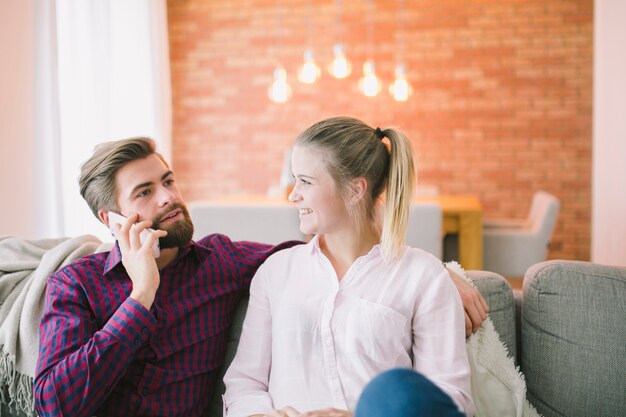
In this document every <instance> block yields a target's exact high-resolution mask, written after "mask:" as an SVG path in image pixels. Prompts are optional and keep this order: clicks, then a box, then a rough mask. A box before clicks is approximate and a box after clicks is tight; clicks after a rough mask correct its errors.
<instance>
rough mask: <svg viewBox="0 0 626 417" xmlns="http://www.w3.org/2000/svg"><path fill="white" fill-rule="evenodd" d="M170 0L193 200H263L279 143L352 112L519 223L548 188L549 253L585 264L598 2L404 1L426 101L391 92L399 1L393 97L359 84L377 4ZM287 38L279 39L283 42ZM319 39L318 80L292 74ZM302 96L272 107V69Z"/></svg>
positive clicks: (380, 7)
mask: <svg viewBox="0 0 626 417" xmlns="http://www.w3.org/2000/svg"><path fill="white" fill-rule="evenodd" d="M278 4H279V5H282V8H283V10H282V11H283V13H282V14H281V16H280V22H281V26H280V27H279V28H276V27H275V24H276V21H277V19H276V17H277V16H276V5H277V2H276V1H275V0H229V1H211V0H170V1H168V23H169V32H170V36H169V40H170V59H171V74H172V83H173V110H174V142H173V159H174V160H173V165H174V167H175V169H176V171H177V176H178V180H179V183H180V186H181V189H182V191H183V193H184V194H185V197H186V198H187V200H197V199H206V198H210V197H217V196H220V195H227V194H238V195H239V194H246V193H252V194H260V193H265V191H266V190H267V188H268V187H270V186H271V185H275V184H276V183H277V182H278V180H279V175H280V169H281V167H282V155H283V150H284V149H285V148H286V147H288V146H290V144H291V143H292V141H293V140H294V138H295V137H296V135H297V134H298V133H299V132H300V131H301V130H303V129H304V128H306V127H307V126H308V125H310V124H311V123H313V122H315V121H317V120H319V119H321V118H324V117H329V116H334V115H352V116H356V117H359V118H362V119H364V120H366V121H367V122H369V123H371V124H372V125H378V126H388V125H396V126H400V127H401V128H402V129H403V130H404V131H405V133H407V135H408V137H409V138H411V140H412V142H413V145H414V147H415V148H416V153H417V155H418V161H419V176H420V181H422V182H423V183H428V184H432V185H436V186H438V187H439V189H440V191H441V192H442V193H458V194H475V195H478V196H479V197H480V198H481V201H482V203H483V207H484V209H485V217H522V216H524V215H525V214H526V213H527V211H528V208H529V205H530V200H531V198H532V194H533V193H534V192H535V191H536V190H539V189H544V190H546V191H549V192H552V193H554V194H556V195H557V196H558V197H559V198H560V199H561V202H562V208H561V216H560V218H559V221H558V222H557V227H556V231H555V235H554V241H553V245H552V247H551V249H550V255H549V256H550V257H551V258H564V259H581V260H588V259H589V256H590V212H591V149H592V146H591V135H592V125H591V120H592V119H591V114H592V113H591V112H592V91H593V90H592V87H593V84H592V77H593V1H591V0H577V1H572V0H531V1H528V0H525V1H520V0H474V1H471V2H459V1H449V0H420V1H415V2H408V1H407V2H404V5H405V6H404V7H405V11H404V18H405V21H404V35H403V41H404V46H405V47H404V56H403V60H404V63H405V64H406V67H407V71H408V78H409V80H410V82H411V83H412V84H413V88H414V90H415V91H414V94H413V95H412V96H411V98H410V100H409V101H408V102H406V103H396V102H394V101H393V100H392V99H391V98H390V96H389V94H388V92H387V88H388V84H389V83H390V82H391V81H392V77H393V70H394V65H395V62H396V59H397V56H396V51H397V45H398V43H397V41H398V33H397V31H396V28H397V20H396V19H397V13H396V12H397V10H396V7H397V2H396V1H395V0H376V1H374V7H375V13H374V17H373V18H374V23H375V26H374V31H373V39H374V45H373V46H372V48H371V49H372V52H373V58H374V59H375V61H376V64H377V71H378V73H379V76H380V77H381V78H382V79H383V81H384V84H385V85H384V88H383V91H382V92H381V93H380V94H379V96H377V97H375V98H365V97H363V96H362V95H360V93H359V92H358V89H357V87H356V85H357V82H358V79H359V77H360V76H361V66H362V63H363V60H364V59H365V58H366V57H367V55H368V49H369V48H368V45H367V28H368V26H367V11H368V4H367V1H366V0H354V1H344V2H343V6H344V10H343V14H342V19H341V21H342V26H343V29H342V30H341V31H338V30H336V28H335V22H336V15H335V1H334V0H319V1H314V2H311V4H312V5H313V8H314V12H313V14H312V15H311V23H312V27H313V37H312V38H311V39H310V40H307V33H306V25H307V5H308V2H306V1H304V0H289V1H281V2H278ZM338 36H340V38H341V41H342V42H343V43H344V44H345V47H346V51H347V54H348V57H349V58H350V60H351V61H352V66H353V73H352V75H350V77H348V78H347V79H345V80H335V79H333V78H331V77H330V76H329V75H328V73H327V71H326V67H327V65H328V63H329V61H330V60H331V59H332V46H333V44H334V43H335V42H336V41H337V40H338ZM277 37H278V39H279V42H280V43H279V44H276V39H277ZM307 44H310V45H311V46H312V47H313V48H314V52H315V57H316V60H317V62H318V64H319V65H320V66H321V67H322V72H323V74H322V78H321V79H320V80H319V81H318V83H317V84H315V85H313V86H308V85H302V84H299V83H298V82H297V80H296V71H297V68H298V67H299V65H300V64H301V60H302V53H303V50H304V48H305V47H306V46H307ZM277 63H280V64H282V65H283V66H284V67H285V68H286V69H287V71H288V77H289V78H288V79H289V82H290V84H291V87H292V89H293V96H292V98H291V100H290V101H289V102H288V103H286V104H275V103H270V102H269V100H268V98H267V88H268V85H269V83H270V82H271V80H272V71H273V68H274V66H275V65H276V64H277Z"/></svg>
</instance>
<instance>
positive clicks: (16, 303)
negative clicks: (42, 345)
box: [0, 235, 100, 416]
mask: <svg viewBox="0 0 626 417" xmlns="http://www.w3.org/2000/svg"><path fill="white" fill-rule="evenodd" d="M99 245H100V241H99V240H98V239H97V238H96V237H94V236H90V235H85V236H80V237H75V238H62V239H48V240H24V239H18V238H15V237H10V236H0V401H2V403H4V404H8V405H9V406H10V407H12V408H16V409H18V410H20V411H22V412H24V413H26V414H27V415H29V416H33V415H35V408H34V399H33V378H34V376H35V366H36V365H37V355H38V346H39V322H40V320H41V315H42V313H43V308H44V299H45V289H46V283H47V280H48V277H49V276H50V275H51V274H52V273H53V272H55V271H56V270H57V269H59V268H61V267H62V266H65V265H67V264H69V263H71V262H73V261H75V260H76V259H78V258H81V257H83V256H85V255H89V254H92V253H94V251H95V250H96V249H97V248H98V246H99ZM7 397H8V398H7Z"/></svg>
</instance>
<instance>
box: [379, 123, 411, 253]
mask: <svg viewBox="0 0 626 417" xmlns="http://www.w3.org/2000/svg"><path fill="white" fill-rule="evenodd" d="M382 133H383V134H384V135H385V137H387V138H388V139H389V143H390V145H391V146H390V149H389V175H388V179H387V193H386V199H385V206H384V207H385V210H384V217H383V228H382V236H381V248H382V252H383V256H384V258H385V259H393V258H395V257H397V256H399V255H400V254H401V252H402V250H403V249H404V246H405V238H406V228H407V224H408V222H409V211H410V207H411V199H412V197H413V189H414V187H415V165H414V162H413V151H412V148H411V143H410V142H409V140H408V139H407V137H406V136H405V135H404V134H403V133H401V132H400V131H398V130H396V129H385V130H383V131H382Z"/></svg>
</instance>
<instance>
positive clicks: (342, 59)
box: [328, 43, 352, 78]
mask: <svg viewBox="0 0 626 417" xmlns="http://www.w3.org/2000/svg"><path fill="white" fill-rule="evenodd" d="M333 56H334V59H333V62H331V64H330V66H329V67H328V72H330V74H331V75H332V76H333V77H335V78H346V77H347V76H348V75H350V73H351V72H352V65H351V64H350V61H348V58H346V53H345V51H344V50H343V45H342V44H340V43H336V44H335V46H334V47H333Z"/></svg>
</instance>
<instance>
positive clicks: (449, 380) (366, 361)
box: [224, 237, 474, 417]
mask: <svg viewBox="0 0 626 417" xmlns="http://www.w3.org/2000/svg"><path fill="white" fill-rule="evenodd" d="M464 323H465V322H464V313H463V307H462V304H461V300H460V297H459V293H458V291H457V289H456V288H455V286H454V284H453V283H452V281H451V280H450V278H449V275H448V273H447V271H446V270H445V269H444V267H443V265H442V264H441V261H439V260H438V259H437V258H435V257H434V256H432V255H431V254H429V253H427V252H424V251H422V250H420V249H414V248H407V250H406V251H405V252H404V254H403V255H402V256H401V257H400V258H399V259H396V260H394V261H391V262H385V261H384V260H383V257H382V252H381V250H380V246H379V245H376V246H374V247H373V248H372V250H371V251H370V252H369V253H368V254H367V255H365V256H362V257H360V258H358V259H357V260H356V261H355V262H354V264H352V266H351V267H350V269H349V270H348V271H347V273H346V274H345V275H344V277H343V279H341V280H338V279H337V275H336V274H335V271H334V269H333V268H332V266H331V264H330V261H329V260H328V258H326V256H325V255H324V254H323V253H322V251H321V250H320V248H319V243H318V239H317V237H315V238H313V239H312V240H311V242H309V243H308V244H306V245H299V246H295V247H293V248H290V249H287V250H283V251H281V252H278V253H276V254H274V255H272V256H271V257H270V258H268V259H267V261H266V262H265V264H263V265H262V266H261V267H260V268H259V270H258V271H257V273H256V276H255V277H254V279H253V280H252V286H251V288H250V303H249V306H248V311H247V314H246V318H245V320H244V323H243V331H242V334H241V340H240V342H239V346H238V349H237V354H236V356H235V358H234V360H233V362H232V364H231V366H230V368H229V369H228V371H227V372H226V375H225V377H224V382H225V384H226V393H225V394H224V406H225V408H226V410H227V414H226V415H227V416H228V417H247V416H250V415H253V414H263V413H269V412H271V411H272V410H273V409H275V408H282V407H285V406H287V405H290V406H292V407H294V408H295V409H297V410H298V411H300V412H306V411H310V410H315V409H320V408H326V407H335V408H339V409H348V410H351V411H354V409H355V407H356V403H357V400H358V398H359V395H360V394H361V391H362V390H363V388H364V387H365V385H366V384H367V383H368V382H369V381H370V380H371V379H372V378H373V377H375V376H376V375H377V374H379V373H380V372H382V371H385V370H387V369H391V368H395V367H405V368H407V367H408V368H413V369H415V370H417V371H419V372H421V373H422V374H423V375H424V376H426V377H428V378H429V379H430V380H431V381H433V382H434V383H435V384H436V385H437V386H439V387H440V388H441V389H442V390H443V391H444V392H445V393H446V394H448V395H449V396H450V397H451V398H452V399H453V401H454V402H455V403H456V404H457V406H458V407H459V409H460V410H461V411H462V412H464V413H466V414H467V415H469V416H471V415H472V414H473V410H474V406H473V403H472V399H471V396H470V392H471V388H470V368H469V364H468V359H467V353H466V349H465V324H464Z"/></svg>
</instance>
